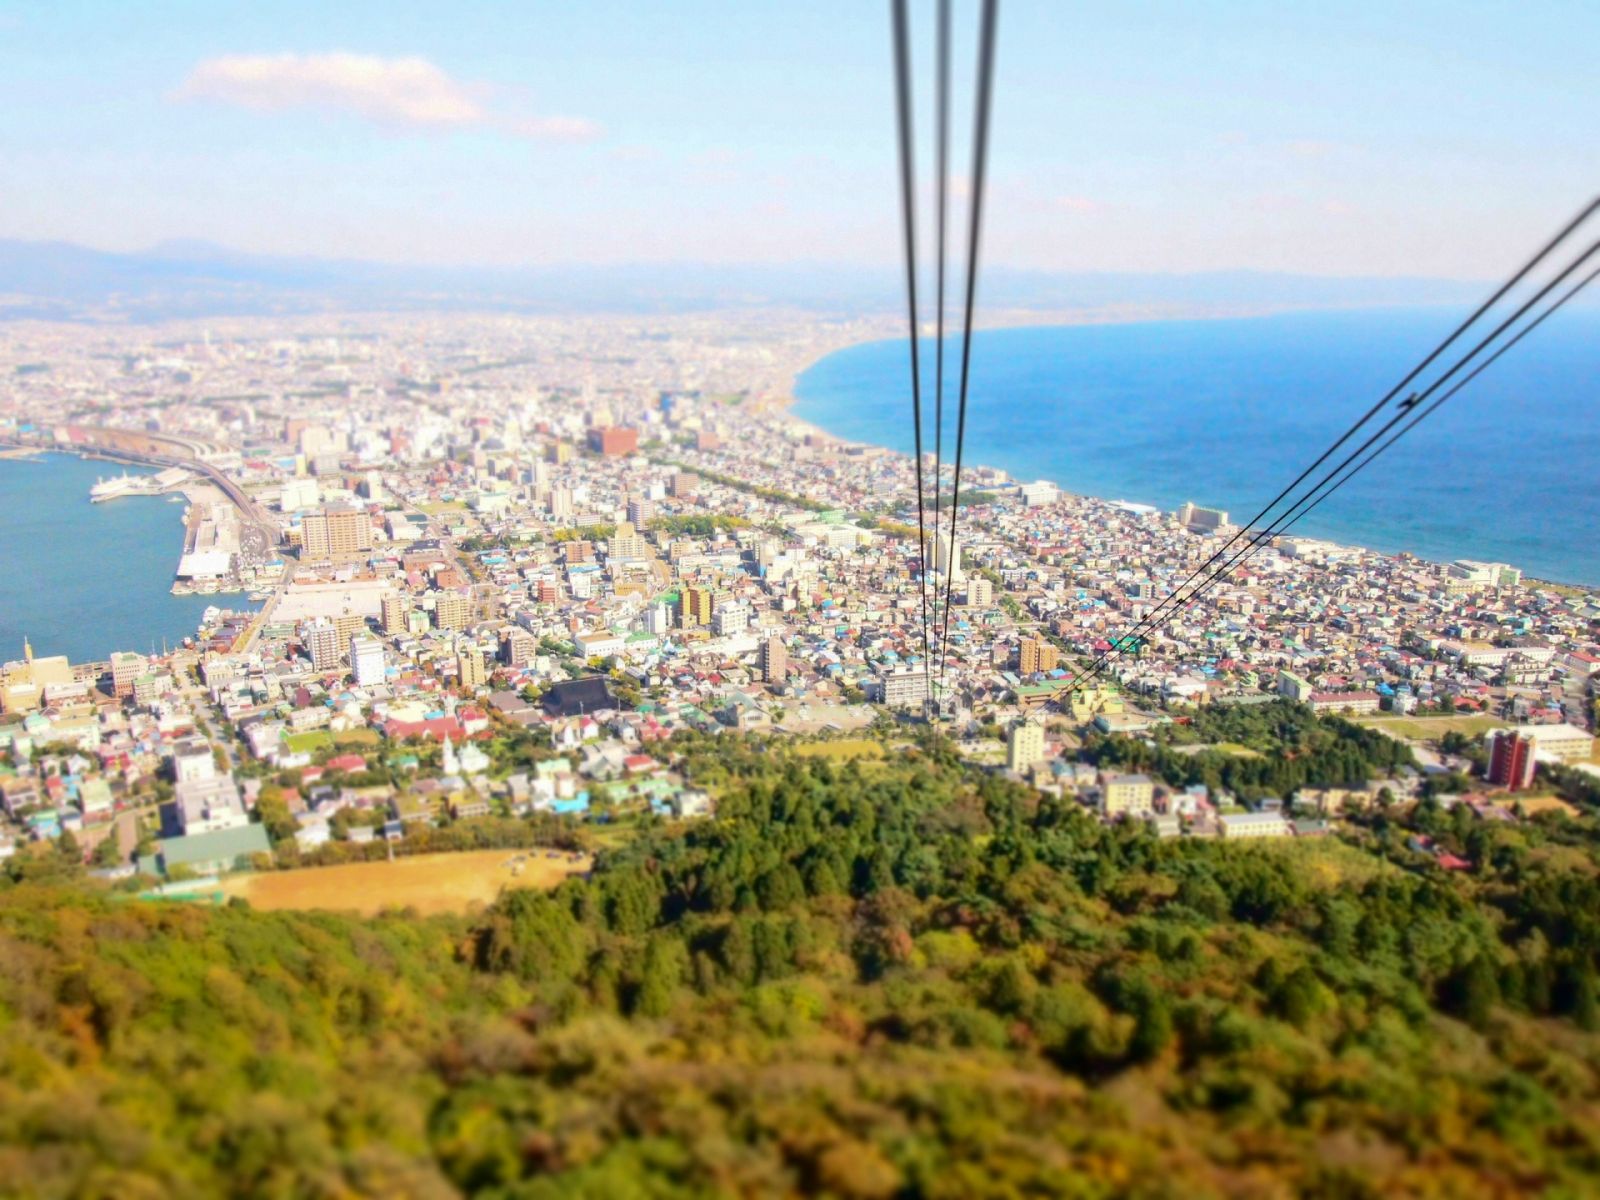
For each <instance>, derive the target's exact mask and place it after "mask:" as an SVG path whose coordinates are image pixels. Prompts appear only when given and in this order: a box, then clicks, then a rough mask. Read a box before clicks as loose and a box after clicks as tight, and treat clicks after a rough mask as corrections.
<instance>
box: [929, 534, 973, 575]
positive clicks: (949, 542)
mask: <svg viewBox="0 0 1600 1200" xmlns="http://www.w3.org/2000/svg"><path fill="white" fill-rule="evenodd" d="M928 565H929V567H930V569H932V570H933V571H936V572H938V573H939V575H940V576H944V575H946V574H948V575H949V576H950V578H952V579H955V580H958V581H959V580H960V579H962V578H963V577H964V576H963V572H962V570H961V541H960V539H959V538H953V537H951V536H950V535H949V534H948V533H943V532H941V533H936V534H934V537H933V561H932V562H931V563H929V564H928Z"/></svg>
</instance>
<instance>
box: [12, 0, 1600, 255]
mask: <svg viewBox="0 0 1600 1200" xmlns="http://www.w3.org/2000/svg"><path fill="white" fill-rule="evenodd" d="M969 9H970V5H965V4H958V5H957V6H956V26H957V29H958V30H959V31H961V37H960V38H958V44H957V48H956V64H957V75H958V78H957V81H956V93H957V95H962V96H964V95H966V94H968V92H969V91H970V88H969V87H968V86H967V80H966V79H965V78H964V76H965V75H966V74H967V73H968V72H969V71H970V66H971V45H970V40H969V39H970V36H971V28H972V25H973V21H972V20H971V19H970V18H971V17H972V15H973V14H972V12H971V11H969ZM931 14H932V8H931V5H918V6H915V11H914V20H915V22H916V29H915V33H916V38H917V41H916V46H915V53H916V54H917V55H918V56H919V57H918V62H917V64H916V66H917V68H918V72H919V78H925V77H926V76H927V75H928V74H929V68H930V67H931V63H930V61H929V58H930V55H929V53H928V51H929V48H930V44H931V36H932V29H931V26H932V20H931ZM1523 15H1524V17H1525V18H1526V19H1524V20H1519V21H1518V22H1515V23H1507V22H1504V21H1502V20H1500V19H1499V17H1498V16H1497V15H1496V14H1494V13H1492V12H1488V11H1482V12H1477V11H1472V10H1470V9H1462V8H1460V7H1459V6H1448V7H1447V6H1444V5H1442V4H1428V5H1424V6H1420V7H1413V8H1411V9H1409V10H1408V11H1406V12H1404V13H1397V12H1394V11H1391V10H1390V9H1389V8H1388V7H1387V6H1383V5H1379V4H1377V3H1362V4H1358V5H1355V6H1353V7H1350V8H1348V9H1345V10H1341V11H1340V12H1337V13H1334V12H1327V13H1321V12H1312V11H1299V10H1296V11H1283V10H1280V9H1277V8H1272V7H1268V6H1262V5H1258V4H1254V3H1240V4H1233V5H1229V6H1226V7H1225V8H1222V9H1218V10H1213V11H1207V12H1204V13H1199V12H1191V11H1188V10H1186V9H1184V8H1183V7H1182V6H1178V5H1156V6H1152V7H1149V8H1146V9H1144V10H1142V11H1139V12H1112V11H1109V10H1107V11H1104V12H1100V11H1093V10H1085V11H1078V10H1072V11H1067V10H1063V9H1061V8H1060V7H1059V6H1055V5H1050V4H1045V3H1024V2H1021V0H1012V2H1011V3H1008V4H1007V5H1006V6H1005V8H1004V12H1003V16H1002V20H1001V33H1000V51H999V83H998V90H997V95H996V110H995V115H994V128H993V153H994V157H993V162H992V174H991V182H990V193H989V202H988V205H987V212H986V227H985V245H984V249H985V265H986V268H989V267H993V268H996V269H1004V268H1015V269H1030V270H1039V271H1043V272H1050V273H1085V272H1087V273H1106V272H1110V273H1132V274H1151V273H1154V274H1169V273H1170V274H1191V273H1196V272H1211V271H1254V272H1282V273H1286V274H1290V275H1309V276H1327V277H1359V278H1367V277H1372V278H1402V279H1410V278H1428V279H1449V280H1465V279H1487V278H1492V277H1497V276H1499V275H1502V274H1503V273H1504V272H1505V270H1506V269H1507V268H1508V267H1509V266H1510V265H1511V264H1513V263H1514V262H1516V261H1518V260H1519V259H1520V258H1521V257H1522V256H1523V255H1524V254H1525V253H1526V252H1527V249H1528V248H1529V247H1530V246H1532V245H1534V244H1537V242H1538V241H1539V240H1541V239H1542V238H1544V237H1545V236H1547V235H1548V232H1549V231H1550V230H1551V229H1553V228H1555V227H1556V226H1557V225H1558V224H1559V223H1560V222H1561V221H1562V220H1564V219H1565V218H1566V217H1567V216H1569V215H1570V213H1571V211H1572V210H1574V209H1575V208H1576V207H1577V206H1578V205H1579V204H1580V203H1582V201H1583V200H1584V199H1586V198H1587V197H1588V195H1589V193H1590V192H1591V190H1592V187H1593V180H1594V178H1596V177H1597V176H1600V146H1597V144H1596V143H1595V141H1594V139H1593V138H1592V136H1590V134H1589V131H1588V129H1587V117H1588V115H1589V109H1588V108H1587V107H1586V106H1585V105H1583V104H1581V103H1580V102H1579V101H1578V98H1577V96H1576V94H1575V92H1574V89H1573V88H1572V87H1571V86H1570V83H1569V80H1570V78H1572V77H1574V76H1575V75H1576V74H1577V73H1579V72H1581V71H1583V70H1586V69H1587V62H1586V58H1587V47H1589V46H1591V45H1593V44H1594V42H1595V36H1596V35H1597V34H1600V11H1592V12H1588V13H1584V12H1575V11H1572V10H1569V9H1566V8H1562V7H1560V6H1554V5H1552V6H1546V15H1545V18H1544V19H1539V18H1538V14H1537V13H1528V12H1524V14H1523ZM1558 18H1559V19H1558ZM887 24H888V22H887V14H886V13H885V12H884V11H883V10H882V9H881V8H880V7H879V6H877V5H860V4H853V3H846V2H844V0H833V2H831V3H824V4H821V5H814V6H808V7H807V9H806V10H805V11H798V10H793V9H790V8H787V7H783V6H777V5H771V6H750V5H736V4H732V3H727V2H722V0H699V2H697V3H693V4H686V5H682V6H673V7H672V8H671V9H661V10H658V9H651V8H640V7H638V6H632V5H626V4H615V3H612V4H607V3H597V4H593V5H586V6H583V7H582V8H579V9H571V10H561V9H556V10H551V11H544V12H539V13H525V12H508V11H505V10H502V9H500V8H498V7H497V6H493V5H484V4H466V5H460V6H453V7H452V8H451V9H450V10H449V12H444V11H441V10H437V9H430V8H429V7H428V6H426V5H414V4H401V5H392V6H385V7H383V8H381V9H380V8H377V7H376V6H372V5H366V4H353V5H347V6H340V8H339V9H338V10H337V11H324V10H323V9H321V8H319V7H317V6H313V5H309V4H305V3H290V4H288V5H285V6H277V7H275V8H273V9H272V10H270V11H268V10H265V9H261V10H256V11H231V10H230V11H220V10H217V9H215V8H214V7H212V6H207V5H202V4H195V3H186V2H185V3H166V4H158V5H154V6H152V7H149V8H141V9H139V10H137V11H134V10H124V9H122V8H120V7H118V6H114V5H109V4H104V3H98V2H90V0H86V2H83V3H77V4H68V5H61V6H56V7H54V8H51V9H48V10H46V9H24V8H21V7H11V8H0V68H3V69H0V100H3V101H4V102H5V103H6V107H7V110H8V112H9V113H10V114H11V119H10V121H8V122H7V124H6V127H5V128H4V129H3V130H0V154H4V156H5V158H6V161H7V165H8V171H7V173H6V178H5V180H3V181H0V214H3V215H0V238H4V239H10V240H17V241H65V242H69V243H72V244H74V245H81V246H89V247H94V248H98V249H101V250H104V251H107V252H114V253H130V252H135V253H137V252H143V251H145V250H148V249H149V248H151V247H159V246H162V245H163V244H165V243H168V242H171V241H173V240H181V241H191V240H193V241H198V242H204V243H211V244H213V245H216V246H221V247H227V248H229V249H230V250H232V251H235V252H238V253H241V254H249V255H263V256H268V257H272V258H284V257H287V258H308V259H330V260H339V261H352V262H367V263H379V264H386V265H396V266H408V267H428V268H441V267H443V268H469V267H470V268H487V267H494V268H499V267H513V268H527V267H535V266H550V265H559V266H563V267H565V266H571V265H576V264H584V265H590V266H619V265H626V266H637V265H644V264H649V265H664V264H686V265H693V264H710V265H719V266H737V267H757V266H759V267H764V268H770V267H782V266H798V265H808V266H814V265H816V264H828V265H833V264H839V265H842V266H846V267H850V268H866V269H880V270H881V269H889V268H891V267H892V265H893V263H894V262H895V257H896V255H897V253H898V241H897V221H898V216H897V211H896V207H895V195H894V175H893V170H894V168H893V160H894V156H893V125H892V101H891V96H890V55H889V40H888V31H887ZM930 116H931V100H930V99H929V98H928V97H927V96H924V97H922V102H921V105H920V107H919V110H918V119H919V121H920V122H921V125H920V127H919V131H918V132H919V134H920V135H921V136H922V138H923V142H922V147H923V149H922V152H921V153H922V158H921V161H920V163H919V166H920V167H921V168H922V169H923V171H924V173H926V172H927V170H928V168H930V167H931V165H932V162H931V154H930V153H929V152H928V141H927V135H928V133H929V126H930V121H929V117H930ZM968 120H969V115H968V113H967V112H966V111H964V110H958V111H957V112H956V114H955V119H954V135H955V144H954V147H953V167H954V170H955V173H956V175H957V179H956V184H957V191H958V193H959V192H961V191H962V190H963V189H962V187H961V183H962V177H963V173H964V172H965V170H966V159H967V146H966V134H967V124H968ZM924 200H925V201H926V197H925V198H924ZM958 209H959V205H958ZM923 215H924V218H925V219H926V217H927V216H928V215H929V211H928V206H926V204H925V209H924V214H923ZM955 215H956V217H957V219H959V216H960V214H959V211H958V212H957V213H956V214H955ZM927 232H928V230H927V228H926V227H925V228H924V234H925V235H926V234H927Z"/></svg>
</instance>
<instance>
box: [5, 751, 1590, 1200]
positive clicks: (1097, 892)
mask: <svg viewBox="0 0 1600 1200" xmlns="http://www.w3.org/2000/svg"><path fill="white" fill-rule="evenodd" d="M679 748H680V749H681V750H682V751H683V752H684V753H685V754H686V755H687V761H686V763H685V768H686V770H688V771H689V772H690V774H691V775H692V776H693V777H694V778H696V780H697V781H698V782H701V783H704V784H706V785H708V786H710V787H712V788H713V790H715V791H716V792H717V794H718V795H719V798H720V814H719V817H718V818H717V819H716V820H714V821H707V822H702V823H699V824H689V825H684V826H679V827H668V826H658V827H654V828H650V829H646V830H644V831H642V832H641V834H640V835H639V836H638V837H637V838H635V839H634V840H633V841H631V842H630V843H629V844H628V845H627V846H626V847H625V848H623V849H621V850H618V851H615V852H611V853H609V854H606V855H603V856H602V857H601V859H600V861H599V864H598V866H597V868H596V870H595V872H594V874H593V876H592V877H591V878H589V879H586V880H585V879H574V880H571V881H568V882H567V883H565V884H563V885H561V887H560V888H559V889H558V890H556V891H555V892H553V893H549V894H540V893H535V892H515V893H511V894H510V895H509V896H508V897H507V898H506V899H505V900H503V901H502V902H501V903H500V904H499V905H498V906H497V907H495V908H493V909H491V910H490V911H488V912H485V913H483V914H481V915H479V916H477V917H474V918H466V919H444V918H436V919H427V920H424V919H420V918H415V917H408V916H406V915H403V914H395V915H390V916H386V917H383V918H380V919H377V920H373V921H362V920H357V919H353V918H345V917H339V916H326V915H298V916H297V915H290V914H265V913H257V912H252V911H250V910H249V909H248V908H246V907H243V906H238V905H234V906H228V907H221V908H202V907H192V906H184V905H175V904H154V903H150V902H144V901H137V900H132V899H127V898H124V897H121V896H116V895H113V894H110V893H108V892H105V891H103V890H97V889H96V888H95V887H94V886H93V885H90V884H88V883H84V882H82V881H76V880H72V879H58V880H50V879H44V880H37V881H32V882H26V883H17V884H13V885H12V886H11V887H10V888H9V890H6V891H4V892H0V1192H3V1193H4V1194H6V1195H19V1196H49V1197H56V1196H61V1197H65V1196H106V1197H112V1196H115V1197H119V1198H122V1200H131V1198H139V1197H146V1196H148V1197H157V1196H160V1197H169V1196H191V1195H193V1196H201V1195H239V1196H246V1195H251V1196H253V1195H271V1196H284V1197H289V1196H296V1197H298V1196H326V1197H343V1196H384V1197H394V1196H449V1195H455V1194H457V1193H460V1192H474V1193H478V1194H484V1195H495V1196H505V1197H554V1196H584V1197H596V1198H599V1197H605V1198H608V1200H609V1198H615V1197H633V1196H639V1197H645V1196H672V1197H676V1196H683V1197H689V1196H705V1195H740V1196H765V1195H783V1194H807V1195H825V1196H837V1197H884V1198H887V1197H901V1196H938V1197H983V1196H994V1197H1020V1196H1058V1195H1063V1196H1082V1197H1094V1196H1108V1197H1109V1196H1127V1195H1133V1196H1146V1197H1162V1196H1182V1197H1184V1198H1185V1200H1198V1198H1201V1197H1208V1196H1217V1197H1223V1196H1228V1197H1231V1196H1259V1197H1278V1196H1283V1197H1288V1196H1300V1195H1309V1196H1325V1197H1341V1198H1344V1197H1363V1196H1371V1197H1393V1196H1430V1197H1432V1196H1462V1197H1468V1196H1472V1197H1477V1196H1528V1195H1544V1196H1550V1197H1564V1196H1565V1197H1578V1196H1586V1195H1593V1194H1595V1191H1596V1189H1597V1188H1600V1073H1597V1072H1600V1035H1597V1034H1596V1033H1595V1032H1594V1030H1595V1028H1596V1026H1597V1025H1600V1008H1597V997H1596V976H1595V964H1596V954H1597V952H1600V882H1597V877H1596V874H1597V873H1596V859H1595V845H1596V841H1595V831H1594V827H1593V820H1592V818H1590V817H1583V818H1580V819H1578V820H1568V819H1565V818H1562V817H1559V816H1551V817H1546V818H1541V819H1540V821H1539V822H1530V823H1527V824H1521V825H1512V824H1493V823H1489V822H1483V821H1479V820H1478V819H1477V818H1476V817H1474V816H1472V814H1471V813H1470V812H1469V811H1468V810H1466V809H1465V808H1462V809H1458V810H1457V811H1456V812H1453V813H1450V814H1444V813H1442V812H1441V811H1439V810H1438V809H1437V808H1436V807H1435V806H1434V805H1433V803H1432V802H1431V801H1425V802H1424V803H1423V804H1422V805H1421V806H1420V807H1419V808H1418V809H1417V810H1416V811H1415V812H1412V813H1405V814H1402V813H1400V812H1398V811H1394V812H1385V813H1380V814H1378V815H1377V816H1375V817H1374V818H1373V819H1372V820H1371V821H1370V822H1369V823H1368V824H1367V825H1366V826H1364V827H1357V828H1356V829H1355V830H1354V831H1353V832H1352V834H1351V835H1350V837H1349V838H1348V839H1347V840H1344V841H1332V840H1324V841H1319V842H1311V843H1303V842H1301V843H1293V844H1289V843H1282V844H1273V845H1262V846H1253V847H1252V846H1243V847H1239V846H1227V845H1222V844H1216V843H1205V842H1196V841H1192V840H1183V841H1166V842H1162V841H1158V840H1156V839H1155V838H1154V837H1153V836H1151V835H1150V834H1149V833H1147V832H1146V831H1144V830H1143V829H1142V828H1131V827H1130V828H1107V827H1104V826H1102V825H1101V824H1100V823H1098V822H1097V821H1096V820H1094V819H1092V818H1091V817H1089V816H1087V815H1085V814H1083V813H1082V812H1081V811H1080V810H1078V809H1077V807H1076V806H1075V805H1071V804H1069V803H1066V802H1060V801H1056V800H1053V799H1050V798H1048V797H1042V796H1040V795H1039V794H1037V793H1035V792H1033V791H1031V790H1029V789H1024V788H1021V787H1018V786H1016V785H1013V784H1009V783H1006V782H1004V781H1003V780H1000V779H998V778H996V777H993V776H987V775H982V774H977V773H973V772H971V771H969V770H968V769H966V768H963V767H962V766H960V765H958V764H957V762H956V761H955V759H954V757H953V755H951V754H950V753H949V752H948V751H947V750H946V749H945V748H944V747H942V746H940V745H939V744H937V743H932V744H929V745H926V746H924V747H922V748H920V749H910V750H907V751H906V752H904V753H897V754H895V755H892V756H890V757H888V758H886V759H883V760H872V761H866V762H853V763H848V764H844V765H840V764H838V763H835V762H830V761H829V760H828V759H826V758H822V757H814V758H802V757H798V756H795V755H793V754H790V753H788V752H785V751H783V750H781V749H778V748H772V747H762V746H759V745H756V744H753V743H742V742H739V741H736V740H734V739H723V740H722V741H720V742H718V743H716V744H715V745H714V746H713V745H712V744H711V743H703V742H699V741H695V740H693V739H688V740H680V742H679ZM1164 752H1165V751H1163V753H1164ZM1419 831H1421V832H1426V833H1428V834H1429V835H1430V836H1431V837H1432V838H1433V839H1435V843H1436V844H1437V845H1441V846H1449V847H1452V848H1453V849H1454V850H1455V851H1456V852H1458V853H1460V854H1461V855H1463V856H1465V857H1467V858H1468V859H1470V861H1472V862H1473V863H1474V864H1475V865H1474V867H1473V869H1472V870H1470V871H1462V872H1458V873H1450V872H1445V871H1442V870H1441V869H1439V867H1438V866H1437V865H1435V863H1434V860H1433V859H1431V858H1430V857H1428V856H1425V855H1422V854H1417V853H1414V852H1413V851H1412V850H1410V849H1409V848H1408V845H1407V843H1408V839H1409V838H1410V837H1411V836H1412V835H1413V834H1415V833H1417V832H1419Z"/></svg>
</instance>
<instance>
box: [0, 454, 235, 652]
mask: <svg viewBox="0 0 1600 1200" xmlns="http://www.w3.org/2000/svg"><path fill="white" fill-rule="evenodd" d="M21 462H27V463H28V465H29V467H30V469H28V470H22V469H21V468H20V466H19V467H18V468H17V469H16V470H13V471H6V468H7V467H8V466H9V465H10V464H11V463H21ZM94 467H95V461H94V460H93V459H90V458H87V457H86V456H84V455H81V454H78V453H74V452H72V451H71V450H68V449H65V448H63V449H61V450H47V451H44V452H42V453H40V454H39V455H38V456H36V457H34V458H31V459H27V460H22V459H5V460H0V472H4V473H5V474H6V476H7V479H6V483H5V488H6V491H7V495H8V497H10V499H11V503H12V506H13V517H14V520H15V522H16V524H15V525H14V526H13V536H12V537H11V538H9V539H8V540H7V543H6V544H5V546H4V549H3V550H0V576H3V578H0V631H3V633H0V638H3V640H5V641H6V642H7V644H8V645H9V644H10V643H11V642H16V643H17V644H18V645H20V639H21V638H22V637H27V638H28V639H29V640H31V641H32V643H33V645H34V647H35V649H36V650H37V651H38V652H39V653H40V654H48V653H65V654H67V655H68V656H69V657H70V658H71V659H72V660H73V661H74V662H79V661H83V662H98V661H103V660H104V659H105V658H106V657H107V656H108V655H109V654H110V653H111V652H112V651H115V650H135V651H138V652H139V653H149V652H152V650H154V651H156V652H159V649H160V647H161V646H162V644H163V643H166V644H169V645H174V646H176V645H178V644H180V643H181V642H182V641H183V639H184V638H187V637H193V636H195V634H196V633H197V631H198V630H199V629H200V628H201V626H202V620H201V618H202V615H203V612H204V610H205V609H206V608H208V607H219V608H227V607H229V605H228V604H227V603H226V602H225V601H224V600H223V598H222V597H219V596H200V595H195V596H175V595H173V594H172V593H171V591H170V585H171V581H172V571H173V567H174V563H175V560H174V559H173V558H172V557H171V555H172V551H173V546H172V542H171V541H170V540H169V539H171V538H172V535H173V530H174V524H173V522H174V521H175V520H176V519H177V518H178V514H179V513H180V512H181V511H182V506H180V505H178V504H170V503H168V500H169V497H166V496H143V497H140V496H130V497H126V498H125V499H126V500H127V501H129V502H128V503H106V504H98V505H91V504H90V502H89V487H90V485H91V484H93V482H94ZM39 468H43V469H42V470H41V469H39ZM176 525H177V528H178V529H180V530H181V529H182V528H183V523H182V521H181V520H177V522H176ZM180 536H181V534H180ZM108 572H114V578H115V581H116V582H115V585H114V586H107V579H108Z"/></svg>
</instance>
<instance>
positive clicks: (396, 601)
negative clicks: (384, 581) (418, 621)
mask: <svg viewBox="0 0 1600 1200" xmlns="http://www.w3.org/2000/svg"><path fill="white" fill-rule="evenodd" d="M410 615H411V604H410V602H409V601H408V600H407V599H406V598H405V597H404V596H385V597H384V598H383V632H384V633H386V634H388V635H389V636H390V637H394V636H396V635H398V634H402V633H404V632H405V631H406V618H408V617H409V616H410Z"/></svg>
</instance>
